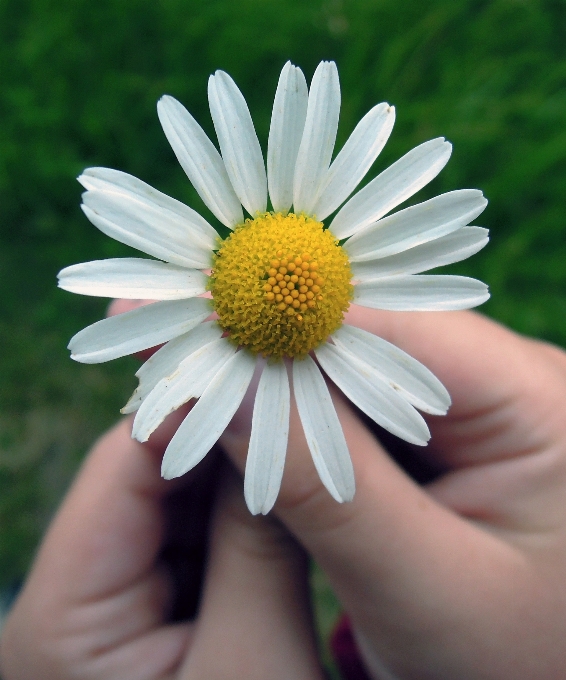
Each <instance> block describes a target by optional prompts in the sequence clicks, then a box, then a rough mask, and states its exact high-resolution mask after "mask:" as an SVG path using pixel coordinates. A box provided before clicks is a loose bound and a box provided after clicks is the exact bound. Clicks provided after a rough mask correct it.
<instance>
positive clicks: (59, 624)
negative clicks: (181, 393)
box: [1, 301, 566, 680]
mask: <svg viewBox="0 0 566 680" xmlns="http://www.w3.org/2000/svg"><path fill="white" fill-rule="evenodd" d="M133 304H136V303H135V302H131V301H130V302H124V301H120V302H117V303H115V304H114V306H113V310H112V311H113V312H116V311H118V310H119V311H126V309H127V308H129V307H130V306H132V305H133ZM137 304H139V303H137ZM348 322H349V323H352V324H354V325H358V326H361V327H364V328H366V329H367V330H370V331H372V332H375V333H376V334H378V335H380V336H381V337H384V338H385V339H387V340H389V341H390V342H393V343H395V344H397V345H398V346H400V347H401V348H403V349H404V350H405V351H407V352H409V353H410V354H411V355H412V356H414V357H415V358H417V359H419V360H420V361H422V362H423V363H424V364H425V365H427V366H428V367H429V368H430V369H431V370H432V371H433V372H434V373H435V374H436V375H437V376H438V377H439V378H440V380H442V382H443V383H444V384H445V385H446V387H447V388H448V390H449V392H450V394H451V396H452V399H453V406H452V408H451V409H450V411H449V414H448V416H446V417H430V418H427V420H428V422H429V425H430V429H431V433H432V440H431V442H430V444H429V446H428V447H427V448H426V449H424V450H423V449H419V451H418V454H419V456H423V455H424V456H425V457H426V458H427V459H428V460H429V461H430V462H432V463H434V464H435V465H437V466H438V467H439V468H442V469H443V470H444V471H445V472H444V473H443V474H442V475H441V476H439V477H438V478H437V479H436V480H435V481H433V482H431V483H429V484H428V485H426V486H424V487H422V486H419V485H417V484H416V483H415V482H414V481H413V480H412V479H411V478H410V477H408V476H407V474H406V473H405V472H403V471H402V470H401V468H400V467H399V466H398V465H397V464H395V463H394V462H393V461H392V459H391V457H390V456H389V455H388V454H387V452H386V450H385V449H384V448H383V446H382V445H381V444H380V443H379V441H378V440H377V439H376V437H375V436H374V435H373V434H372V433H371V432H370V431H369V430H368V429H367V428H366V427H365V426H364V425H363V424H362V423H361V421H360V420H359V418H358V415H357V414H356V412H355V410H354V409H353V408H352V407H351V405H350V404H349V403H348V402H347V400H345V399H344V398H343V397H342V395H341V394H340V393H339V392H338V391H337V390H334V389H333V388H332V387H331V389H332V392H333V398H334V401H335V404H336V408H337V411H338V413H339V416H340V419H341V422H342V425H343V428H344V432H345V435H346V438H347V441H348V445H349V448H350V452H351V455H352V459H353V462H354V468H355V472H356V480H357V492H356V496H355V499H354V501H353V502H352V503H348V504H343V505H340V504H337V503H336V502H335V501H334V500H332V498H331V497H330V496H329V495H328V493H327V492H326V490H325V489H324V488H323V487H322V485H321V484H320V481H319V480H318V476H317V474H316V471H315V470H314V466H313V464H312V462H311V459H310V454H309V452H308V449H307V446H306V443H305V440H304V437H303V434H302V430H301V427H300V424H299V423H298V416H297V413H296V410H295V409H294V407H293V408H292V413H291V432H290V438H289V446H288V460H287V465H286V469H285V475H284V478H283V484H282V488H281V493H280V496H279V499H278V501H277V504H276V506H275V511H274V512H275V515H276V516H277V518H278V519H279V520H280V521H281V522H282V524H283V525H284V526H286V527H287V529H288V531H289V532H290V534H292V535H293V536H294V537H296V539H297V540H298V541H299V542H300V543H301V544H302V546H303V547H304V549H306V550H307V551H308V552H309V553H310V554H311V555H312V556H313V557H314V559H315V560H316V561H317V562H318V563H319V564H320V565H321V566H322V567H323V569H324V570H325V571H326V573H327V574H328V576H329V578H330V580H331V582H332V584H333V586H334V588H335V591H336V593H337V595H338V597H339V598H340V600H341V602H342V604H343V605H344V607H345V609H346V611H347V612H348V613H349V614H350V616H351V618H352V620H353V623H354V626H355V631H356V636H357V639H358V642H359V644H360V646H361V649H362V653H363V656H364V659H365V662H366V664H367V665H368V667H369V669H370V672H371V673H372V675H373V677H375V678H379V679H382V680H388V679H391V678H401V679H403V680H404V679H407V680H428V679H430V680H432V679H434V680H444V679H446V680H454V678H458V680H480V679H481V680H484V679H493V680H511V679H512V680H535V679H536V680H540V679H541V678H545V679H546V678H549V679H551V680H554V679H556V680H560V678H564V677H566V675H565V672H564V668H566V646H565V645H564V644H563V639H564V635H565V634H566V586H565V585H564V571H565V567H566V512H565V510H566V500H565V499H566V419H564V417H563V415H562V414H563V412H564V408H565V406H566V355H565V354H564V353H563V352H562V351H561V350H559V349H557V348H554V347H551V346H549V345H545V344H543V343H539V342H536V341H533V340H529V339H526V338H522V337H520V336H518V335H516V334H514V333H512V332H510V331H508V330H506V329H504V328H502V327H501V326H499V325H497V324H495V323H493V322H491V321H489V320H487V319H485V318H483V317H481V316H479V315H477V314H474V313H471V312H453V313H452V312H450V313H445V312H444V313H422V314H419V313H408V314H402V313H389V312H373V311H369V310H365V309H360V308H355V307H352V309H351V311H350V312H349V314H348ZM252 403H253V394H251V393H250V395H249V396H248V398H247V399H246V400H245V402H244V404H243V405H242V407H241V409H240V410H239V412H238V413H237V414H236V416H235V419H234V421H233V423H232V424H231V426H230V428H229V429H228V430H227V431H226V433H225V434H224V435H223V437H222V439H221V441H220V445H221V446H222V448H223V450H224V451H225V452H226V453H227V454H228V456H229V457H230V459H231V460H232V461H233V462H234V464H235V466H236V467H237V468H239V469H240V471H243V467H244V464H245V456H246V451H247V444H248V438H249V428H250V412H251V405H252ZM182 415H183V414H175V415H174V416H173V417H172V420H170V421H167V422H166V423H164V425H163V426H162V428H161V429H160V431H158V432H156V433H155V435H154V437H152V439H151V441H150V443H149V446H142V445H140V444H138V443H136V442H133V441H131V440H130V439H129V437H128V427H129V424H128V421H124V422H123V423H122V424H120V425H119V426H118V427H117V428H116V429H115V430H113V431H112V432H111V433H109V434H108V435H106V436H105V438H104V439H103V440H101V442H100V443H99V444H98V445H97V446H96V447H95V450H94V451H93V453H92V454H91V456H90V457H89V459H88V460H87V462H86V464H85V466H84V468H83V471H82V472H81V474H80V476H79V479H78V481H77V482H76V483H75V486H74V488H73V489H72V490H71V492H70V494H69V497H68V498H67V500H66V501H65V504H64V505H63V508H62V509H61V511H60V513H59V515H58V517H57V518H56V520H55V522H54V524H53V526H52V528H51V530H50V532H49V534H48V536H47V538H46V539H45V541H44V544H43V546H42V548H41V551H40V553H39V555H38V559H37V561H36V565H35V567H34V570H33V571H32V573H31V575H30V578H29V580H28V583H27V585H26V588H25V589H24V592H23V595H22V596H21V598H20V600H19V601H18V603H17V605H16V607H15V610H14V612H13V614H12V616H11V618H10V619H9V621H8V624H7V628H6V632H5V635H4V637H3V641H2V646H1V661H2V671H3V673H4V677H5V678H6V680H28V678H29V679H30V680H31V679H32V678H37V677H41V678H42V679H43V678H46V679H47V680H50V679H51V678H57V679H61V680H65V678H71V677H73V678H77V677H80V678H120V680H122V679H124V680H128V679H129V678H132V679H133V678H193V677H195V678H200V677H202V678H212V677H214V678H223V677H226V678H228V677H232V678H233V677H246V678H248V677H250V678H253V677H258V678H259V677H262V678H265V677H270V678H271V677H274V678H276V677H279V675H278V674H277V673H278V671H281V669H284V670H285V673H286V674H283V675H281V677H293V678H300V677H305V678H306V677H309V678H317V677H320V671H319V670H318V665H317V662H316V657H315V655H314V651H313V650H314V645H313V644H312V631H311V630H310V619H309V615H308V605H307V602H306V596H305V574H304V562H303V560H302V556H301V553H300V551H298V549H297V548H296V546H295V543H294V542H293V541H292V540H291V539H290V538H289V534H286V533H285V532H284V531H282V529H281V527H280V525H278V524H275V523H274V522H273V521H269V520H265V519H264V518H255V519H254V518H251V517H250V516H249V515H248V514H247V511H245V509H244V508H243V505H242V495H243V493H242V488H241V487H242V484H241V480H240V481H235V480H234V478H233V476H232V475H231V474H230V473H228V472H226V469H225V468H224V472H221V473H220V476H221V478H222V479H224V480H225V481H223V482H222V483H221V486H222V488H223V489H226V487H228V488H229V490H228V491H226V490H224V491H222V492H221V493H220V499H219V500H218V501H217V503H216V515H215V517H216V519H215V520H214V522H213V529H212V553H211V555H212V556H211V560H210V563H209V565H208V571H207V577H206V578H207V581H206V586H205V591H204V600H203V605H202V608H201V611H200V615H199V617H198V618H197V619H196V621H195V622H194V623H190V624H187V623H181V624H174V625H172V624H164V623H163V621H164V620H165V615H164V611H165V610H167V607H168V606H169V605H168V604H167V603H168V601H169V600H170V598H171V587H170V584H169V582H168V580H167V577H166V575H165V576H164V572H163V569H162V567H161V566H160V565H159V562H158V561H157V559H156V556H157V554H158V550H159V548H160V542H161V541H162V540H163V521H164V518H163V500H164V498H165V496H166V495H167V494H169V493H171V491H170V490H171V489H172V490H174V491H175V492H177V491H179V492H181V493H183V492H184V491H187V492H188V493H187V499H189V498H190V497H191V496H194V495H195V493H196V491H197V489H198V488H201V487H202V485H203V484H206V480H207V479H208V480H209V483H211V484H215V482H214V477H213V470H214V468H215V467H216V463H215V456H214V455H209V456H208V457H207V459H205V461H207V460H208V462H204V463H203V464H202V465H201V466H199V467H198V468H197V469H195V470H194V471H193V472H191V473H189V475H187V476H186V478H184V479H183V480H176V481H174V482H164V481H162V480H160V479H159V475H158V465H159V458H160V456H161V454H162V452H163V449H164V446H165V445H166V443H167V441H168V439H169V437H170V435H171V434H172V432H173V431H174V429H175V427H176V425H177V424H178V422H179V418H180V417H182ZM217 460H218V459H217ZM227 499H228V500H227ZM197 514H198V513H197ZM193 530H196V529H194V528H193ZM197 533H198V532H197ZM242 533H243V534H244V535H246V536H248V537H250V540H251V541H252V543H251V544H250V545H252V546H253V547H252V548H250V549H249V550H242V549H241V548H242V545H243V544H242V542H241V541H240V540H237V541H236V540H232V539H231V537H233V536H240V534H242ZM265 545H267V546H268V549H267V550H266V549H265ZM271 546H276V549H274V550H271ZM282 546H283V548H282ZM272 558H273V559H272ZM248 575H249V576H250V577H253V578H250V579H249V578H247V576H248ZM250 580H251V582H250ZM244 612H246V614H245V615H246V619H245V621H243V619H242V618H241V617H242V616H243V615H244ZM266 632H268V633H269V640H270V643H269V644H267V643H266V641H265V634H266ZM274 641H277V644H275V642H274ZM218 649H222V650H223V654H219V653H218ZM220 657H222V658H220ZM251 658H253V659H254V660H255V662H256V663H257V665H258V667H260V668H259V671H257V673H256V675H254V674H253V672H254V670H255V666H254V664H251V666H249V667H248V666H246V665H245V664H246V660H247V662H248V663H249V660H250V659H251ZM290 658H293V660H294V661H295V662H296V664H297V667H296V669H293V671H292V672H291V673H290V672H289V667H288V664H289V659H290ZM223 660H224V661H226V660H228V661H227V663H228V665H229V666H230V668H227V667H226V665H223V663H224V662H223ZM240 663H241V664H243V665H238V664H240ZM234 664H236V665H234ZM264 664H265V665H264ZM251 669H254V670H251ZM191 673H192V674H191Z"/></svg>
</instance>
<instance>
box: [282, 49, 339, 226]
mask: <svg viewBox="0 0 566 680" xmlns="http://www.w3.org/2000/svg"><path fill="white" fill-rule="evenodd" d="M339 115H340V81H339V80H338V69H337V68H336V64H335V63H334V62H333V61H322V62H321V63H320V64H319V65H318V67H317V69H316V71H315V72H314V76H313V79H312V83H311V89H310V93H309V100H308V107H307V117H306V121H305V127H304V131H303V137H302V139H301V144H300V146H299V153H298V155H297V164H296V167H295V178H294V182H293V204H294V211H295V212H296V213H300V212H305V213H307V214H308V215H312V209H313V207H314V205H315V203H316V199H317V196H318V192H319V189H320V185H321V182H322V181H323V180H324V177H325V176H326V173H327V171H328V166H329V165H330V159H331V158H332V151H333V149H334V142H335V141H336V131H337V129H338V117H339Z"/></svg>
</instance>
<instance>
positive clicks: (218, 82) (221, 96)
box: [208, 71, 267, 215]
mask: <svg viewBox="0 0 566 680" xmlns="http://www.w3.org/2000/svg"><path fill="white" fill-rule="evenodd" d="M208 102H209V105H210V113H211V115H212V121H213V123H214V129H215V130H216V135H217V137H218V143H219V144H220V151H221V152H222V158H223V160H224V165H225V166H226V171H227V172H228V177H229V178H230V181H231V182H232V186H233V187H234V191H235V192H236V195H237V196H238V198H239V199H240V202H241V204H242V205H243V206H244V208H245V209H246V210H247V211H248V212H249V213H250V215H255V214H256V213H257V212H265V209H266V207H267V177H266V175H265V167H264V165H263V156H262V153H261V147H260V145H259V141H258V138H257V135H256V132H255V129H254V124H253V122H252V117H251V116H250V112H249V109H248V105H247V104H246V100H245V99H244V96H243V95H242V93H241V92H240V90H239V89H238V86H237V85H236V83H235V82H234V81H233V80H232V78H230V76H229V75H228V74H227V73H224V71H216V73H215V74H214V75H213V76H210V78H209V80H208Z"/></svg>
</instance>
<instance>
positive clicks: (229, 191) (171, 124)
mask: <svg viewBox="0 0 566 680" xmlns="http://www.w3.org/2000/svg"><path fill="white" fill-rule="evenodd" d="M157 115H158V116H159V120H160V122H161V126H162V127H163V132H165V135H166V136H167V139H168V140H169V144H171V147H172V149H173V151H174V152H175V155H176V156H177V159H178V161H179V163H180V164H181V167H182V168H183V170H184V171H185V172H186V173H187V177H188V178H189V179H190V180H191V184H192V185H193V186H194V188H195V189H196V190H197V192H198V195H199V196H200V197H201V198H202V200H203V201H204V203H205V205H206V206H207V207H208V208H209V209H210V211H211V212H212V214H213V215H215V217H217V218H218V219H219V220H220V222H222V224H224V225H226V226H227V227H230V228H232V227H234V226H236V224H239V223H240V222H242V221H243V219H244V215H243V213H242V208H241V206H240V201H239V200H238V197H237V196H236V194H235V193H234V189H233V187H232V185H231V183H230V180H229V179H228V175H227V173H226V168H225V166H224V162H223V161H222V158H221V156H220V154H219V153H218V151H217V150H216V147H215V146H214V144H213V143H212V142H211V141H210V139H209V138H208V137H207V136H206V133H205V132H204V130H203V129H202V128H201V126H200V125H199V124H198V123H197V122H196V120H195V119H194V118H193V117H192V116H191V114H190V113H189V112H188V111H187V109H186V108H185V107H184V106H183V105H182V104H181V103H180V102H178V101H177V100H176V99H173V97H169V96H167V95H166V96H164V97H161V99H160V100H159V102H158V103H157Z"/></svg>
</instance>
